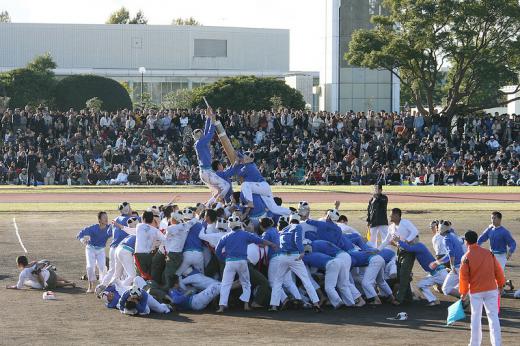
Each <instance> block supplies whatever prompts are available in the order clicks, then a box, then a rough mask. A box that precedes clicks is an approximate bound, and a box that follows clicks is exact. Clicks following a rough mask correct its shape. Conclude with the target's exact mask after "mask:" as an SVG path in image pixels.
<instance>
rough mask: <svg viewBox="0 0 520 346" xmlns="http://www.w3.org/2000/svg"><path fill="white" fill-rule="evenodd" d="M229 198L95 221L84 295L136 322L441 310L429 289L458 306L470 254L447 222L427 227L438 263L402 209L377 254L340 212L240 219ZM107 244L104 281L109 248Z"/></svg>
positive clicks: (302, 210)
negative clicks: (328, 310)
mask: <svg viewBox="0 0 520 346" xmlns="http://www.w3.org/2000/svg"><path fill="white" fill-rule="evenodd" d="M232 197H233V198H232V201H231V202H230V203H228V204H226V205H223V204H220V203H214V204H213V205H211V207H208V208H206V207H205V206H204V204H198V205H197V207H194V208H185V209H184V210H180V209H179V208H178V206H176V205H166V206H161V208H155V207H153V208H150V209H148V210H147V211H145V212H144V213H143V214H142V215H141V216H139V215H138V214H137V213H136V212H134V211H132V209H131V206H130V204H129V203H122V204H121V205H120V212H121V215H120V216H119V217H117V218H116V219H115V220H114V221H113V222H112V224H108V220H107V215H106V214H105V213H99V215H98V219H99V223H98V224H95V225H93V226H90V227H88V228H85V229H84V230H82V231H81V232H80V233H79V234H78V239H79V240H80V241H82V242H83V243H84V244H85V245H86V257H87V276H88V280H89V290H88V292H96V294H97V295H98V297H100V298H101V299H102V300H103V301H104V303H105V305H106V306H107V307H109V308H117V309H119V310H121V312H123V313H125V314H131V315H135V314H148V313H150V312H151V311H153V312H158V313H168V312H170V311H172V310H203V309H205V308H206V307H208V305H210V304H212V303H213V304H214V307H215V308H217V312H224V311H225V309H227V308H228V307H230V306H238V305H241V306H243V309H244V310H250V309H253V308H262V307H265V308H269V310H271V311H276V310H278V309H285V308H309V309H314V310H315V311H321V310H322V308H323V306H325V305H330V306H332V307H333V308H335V309H338V308H341V307H361V306H363V305H365V304H370V305H380V304H382V303H383V302H387V303H389V304H394V305H399V304H402V303H405V302H407V301H411V300H413V299H418V297H420V296H422V297H423V298H425V300H426V304H427V306H435V305H438V304H439V300H438V299H437V297H436V296H435V295H434V294H433V293H432V291H431V288H432V286H437V287H438V288H437V289H438V290H439V289H440V290H441V291H442V293H444V294H446V295H453V296H458V277H459V276H458V269H457V268H459V266H460V261H461V258H462V256H463V254H464V253H465V250H464V245H463V242H462V241H461V239H460V238H459V237H458V236H457V235H456V234H455V232H454V230H453V228H452V227H451V224H450V223H449V222H447V221H441V222H439V221H434V222H432V224H431V230H432V232H433V239H432V241H433V245H434V249H435V254H432V253H431V252H430V251H429V250H428V248H427V247H426V246H425V245H424V244H423V243H422V242H420V241H419V232H418V230H417V228H416V227H415V226H414V225H413V223H412V222H411V221H410V220H407V219H403V218H401V210H399V209H397V208H396V209H393V210H392V214H391V216H390V221H391V223H390V226H389V227H388V232H386V234H384V235H383V238H382V239H381V242H380V244H379V245H378V244H377V239H374V240H373V241H371V242H370V241H369V242H366V240H365V239H364V238H363V237H362V236H361V235H360V234H359V233H358V232H357V231H356V230H354V229H353V228H352V227H350V226H348V224H347V222H348V220H347V218H346V216H344V215H340V213H339V212H338V208H339V203H336V205H335V207H334V209H330V210H328V211H327V212H326V214H325V215H324V216H323V218H321V219H320V220H313V219H311V218H310V212H311V210H310V206H309V203H307V202H305V201H302V202H300V203H299V208H298V209H297V210H296V209H292V210H291V213H290V215H289V216H280V215H276V214H273V213H265V214H266V215H262V216H261V217H247V218H245V219H244V218H243V215H242V212H243V211H244V210H245V209H247V207H248V206H247V203H246V204H244V203H240V201H239V194H238V193H234V194H233V196H232ZM278 202H280V201H278ZM267 214H270V215H269V216H268V215H267ZM498 214H499V213H498ZM496 216H497V213H494V214H493V218H494V219H497V218H496ZM499 216H500V219H501V215H499ZM497 220H498V219H497ZM498 226H500V225H498ZM502 228H503V227H502ZM504 230H505V229H504ZM485 234H486V233H484V237H485ZM110 237H112V243H111V245H110V262H109V263H110V270H109V271H108V272H106V267H105V243H106V242H107V240H108V239H109V238H110ZM511 239H512V238H511ZM482 241H485V239H482ZM391 246H395V247H396V249H397V253H396V252H395V251H394V250H393V249H392V247H391ZM506 246H509V250H507V251H508V253H512V252H513V251H514V250H515V248H514V246H515V245H514V241H513V243H511V244H507V245H506ZM405 255H411V256H413V260H417V261H418V262H419V264H420V266H421V267H422V268H423V269H424V271H425V277H424V278H422V279H421V280H419V281H418V282H417V285H416V286H417V289H418V291H416V292H413V291H412V288H411V287H410V276H408V280H405V281H403V280H400V277H397V271H398V268H397V267H398V265H399V263H400V261H399V260H400V259H401V258H403V257H404V256H405ZM401 264H402V263H401ZM504 264H505V262H504ZM96 265H97V268H98V271H99V279H100V283H99V285H97V286H96V285H95V280H96V275H95V266H96ZM412 267H413V262H412ZM450 268H451V269H450ZM399 269H400V270H406V268H399ZM411 269H412V268H409V273H411ZM408 275H410V274H408ZM236 278H238V280H235V279H236ZM394 292H396V294H394ZM412 293H415V294H412ZM217 301H218V303H217Z"/></svg>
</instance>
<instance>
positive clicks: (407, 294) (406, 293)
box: [378, 208, 419, 305]
mask: <svg viewBox="0 0 520 346" xmlns="http://www.w3.org/2000/svg"><path fill="white" fill-rule="evenodd" d="M401 214H402V212H401V209H399V208H394V209H392V214H391V215H390V222H391V224H390V226H389V227H388V234H387V236H386V238H385V239H384V240H383V242H382V243H381V245H379V248H378V249H379V250H381V249H384V248H385V247H386V246H387V245H388V244H390V243H394V239H396V240H397V239H399V240H401V241H403V242H406V243H408V244H415V243H417V241H418V240H419V231H418V230H417V227H415V225H414V224H413V223H412V222H411V221H410V220H407V219H402V218H401ZM414 263H415V255H414V254H413V253H411V252H408V251H405V250H403V249H401V248H400V247H399V248H398V249H397V276H398V277H399V291H398V292H397V296H396V300H394V301H393V302H392V304H394V305H399V304H402V303H404V302H405V300H406V301H411V300H412V290H411V287H410V274H411V273H412V269H413V265H414Z"/></svg>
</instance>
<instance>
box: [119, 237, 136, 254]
mask: <svg viewBox="0 0 520 346" xmlns="http://www.w3.org/2000/svg"><path fill="white" fill-rule="evenodd" d="M135 239H136V236H135V235H129V236H128V237H126V238H125V239H123V241H122V242H121V243H120V244H119V245H122V246H125V247H126V248H127V249H128V250H131V252H132V253H134V252H135Z"/></svg>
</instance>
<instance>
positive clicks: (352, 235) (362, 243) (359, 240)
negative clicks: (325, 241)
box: [341, 233, 376, 251]
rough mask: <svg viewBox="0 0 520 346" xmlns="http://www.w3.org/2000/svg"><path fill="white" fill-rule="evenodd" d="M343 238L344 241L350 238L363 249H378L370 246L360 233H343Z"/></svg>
mask: <svg viewBox="0 0 520 346" xmlns="http://www.w3.org/2000/svg"><path fill="white" fill-rule="evenodd" d="M341 238H342V240H343V241H346V239H349V240H350V241H351V242H352V244H354V245H356V246H357V247H358V248H360V249H361V250H363V251H375V250H376V249H374V248H372V247H370V246H368V245H367V244H366V243H365V241H364V240H363V238H361V236H360V235H359V234H356V233H349V234H343V236H342V237H341Z"/></svg>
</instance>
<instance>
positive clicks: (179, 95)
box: [162, 89, 193, 109]
mask: <svg viewBox="0 0 520 346" xmlns="http://www.w3.org/2000/svg"><path fill="white" fill-rule="evenodd" d="M164 99H165V102H163V104H162V105H163V107H165V108H170V109H176V108H183V109H185V108H190V107H191V103H192V100H193V91H192V90H190V89H178V90H175V91H172V92H170V93H168V94H167V95H166V96H165V97H164Z"/></svg>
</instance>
